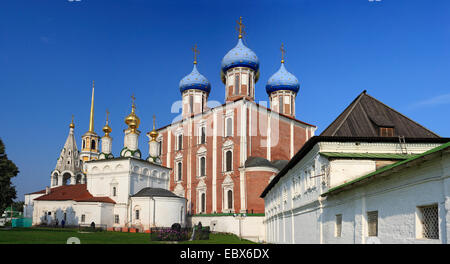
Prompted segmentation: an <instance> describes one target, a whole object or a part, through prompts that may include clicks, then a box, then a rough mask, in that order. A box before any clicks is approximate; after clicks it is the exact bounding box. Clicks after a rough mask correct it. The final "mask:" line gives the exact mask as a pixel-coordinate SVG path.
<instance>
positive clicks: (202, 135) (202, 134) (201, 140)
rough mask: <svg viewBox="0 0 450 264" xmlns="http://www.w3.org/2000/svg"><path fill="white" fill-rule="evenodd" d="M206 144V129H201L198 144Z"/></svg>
mask: <svg viewBox="0 0 450 264" xmlns="http://www.w3.org/2000/svg"><path fill="white" fill-rule="evenodd" d="M205 142H206V127H202V128H201V136H200V144H205Z"/></svg>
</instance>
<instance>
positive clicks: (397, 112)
mask: <svg viewBox="0 0 450 264" xmlns="http://www.w3.org/2000/svg"><path fill="white" fill-rule="evenodd" d="M366 95H367V96H368V97H370V98H371V99H373V100H375V101H376V102H378V103H380V104H382V105H383V106H385V107H387V108H389V109H390V110H392V111H394V112H395V113H397V114H399V115H401V116H402V117H404V118H406V119H408V120H409V121H411V122H413V123H414V124H416V125H418V126H420V127H422V128H423V129H425V130H426V131H428V132H430V133H431V134H433V135H435V136H437V137H441V136H439V135H438V134H436V133H434V132H433V131H431V130H430V129H428V128H426V127H424V126H423V125H421V124H419V123H417V122H416V121H414V120H412V119H411V118H409V117H407V116H405V115H404V114H402V113H400V112H399V111H397V110H395V109H394V108H392V107H390V106H388V105H386V104H385V103H383V102H381V101H380V100H378V99H377V98H375V97H373V96H371V95H369V94H366Z"/></svg>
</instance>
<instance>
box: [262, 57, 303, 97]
mask: <svg viewBox="0 0 450 264" xmlns="http://www.w3.org/2000/svg"><path fill="white" fill-rule="evenodd" d="M299 89H300V84H299V83H298V80H297V77H295V76H294V75H293V74H292V73H290V72H288V71H287V70H286V68H285V67H284V63H283V62H282V63H281V67H280V69H279V70H278V71H277V72H276V73H275V74H273V75H272V76H271V77H270V78H269V81H268V82H267V84H266V92H267V93H268V94H270V93H273V92H275V91H280V90H288V91H293V92H294V93H298V90H299Z"/></svg>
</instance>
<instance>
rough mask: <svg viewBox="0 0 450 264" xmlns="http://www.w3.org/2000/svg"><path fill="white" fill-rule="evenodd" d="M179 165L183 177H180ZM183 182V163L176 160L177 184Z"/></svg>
mask: <svg viewBox="0 0 450 264" xmlns="http://www.w3.org/2000/svg"><path fill="white" fill-rule="evenodd" d="M178 164H181V177H178V175H180V174H179V173H180V172H179V168H178ZM182 181H183V161H182V160H176V161H175V182H182Z"/></svg>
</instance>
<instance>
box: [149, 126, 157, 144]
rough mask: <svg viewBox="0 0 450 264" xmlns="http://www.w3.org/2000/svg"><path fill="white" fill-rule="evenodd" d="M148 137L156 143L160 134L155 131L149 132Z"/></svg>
mask: <svg viewBox="0 0 450 264" xmlns="http://www.w3.org/2000/svg"><path fill="white" fill-rule="evenodd" d="M148 135H149V136H150V137H151V138H152V139H151V140H152V141H156V138H157V137H158V132H156V130H155V129H153V130H152V131H150V132H148Z"/></svg>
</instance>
